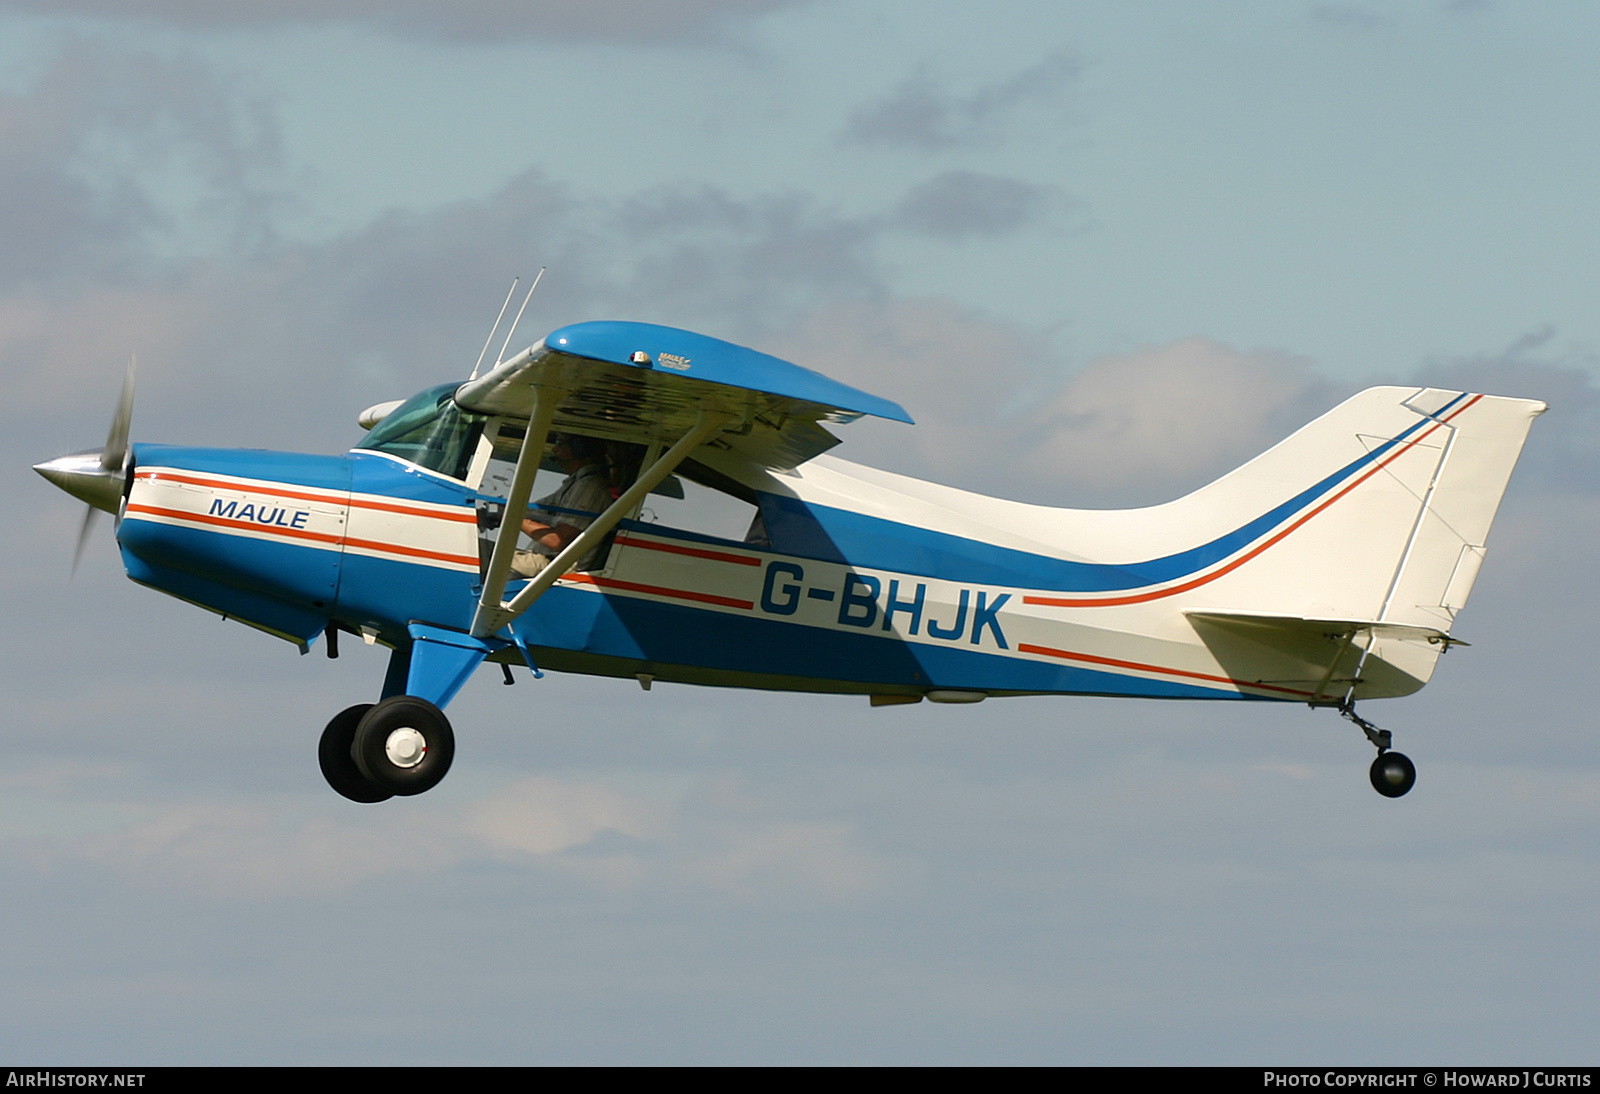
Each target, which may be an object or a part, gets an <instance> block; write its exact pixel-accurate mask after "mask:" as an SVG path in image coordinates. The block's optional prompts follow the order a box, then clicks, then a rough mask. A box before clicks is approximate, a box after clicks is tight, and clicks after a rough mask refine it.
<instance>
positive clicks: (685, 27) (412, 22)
mask: <svg viewBox="0 0 1600 1094" xmlns="http://www.w3.org/2000/svg"><path fill="white" fill-rule="evenodd" d="M804 2H806V0H588V2H585V3H580V4H572V3H562V2H560V0H455V2H453V3H448V4H442V3H435V2H434V0H234V2H230V3H225V4H217V3H208V2H206V0H0V10H5V9H7V8H10V9H12V10H15V11H29V12H40V13H44V14H48V15H53V16H66V15H77V16H85V17H88V18H94V19H115V20H137V21H148V22H157V23H164V24H168V25H172V26H180V27H188V28H192V29H197V30H231V29H250V28H261V27H282V26H294V25H303V24H319V23H320V24H339V23H344V24H351V25H355V26H361V27H367V28H370V29H372V30H376V31H380V32H382V33H386V34H395V35H400V36H403V37H407V38H421V39H427V40H435V41H444V42H467V43H489V42H501V41H505V40H506V39H513V38H558V39H577V40H591V41H623V42H630V43H640V44H652V43H659V42H662V41H680V40H684V39H689V38H693V37H702V36H705V35H706V34H708V33H709V32H711V31H712V30H713V29H714V28H716V27H717V26H718V25H720V24H722V23H725V22H728V21H731V20H735V19H747V18H752V17H755V16H758V15H762V14H765V13H766V12H768V11H772V10H775V9H777V8H781V7H788V6H792V5H794V4H798V3H804Z"/></svg>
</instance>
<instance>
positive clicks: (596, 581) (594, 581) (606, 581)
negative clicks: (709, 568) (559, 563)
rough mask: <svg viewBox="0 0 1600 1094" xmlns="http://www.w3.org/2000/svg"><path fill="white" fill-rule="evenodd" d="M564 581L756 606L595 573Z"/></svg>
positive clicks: (727, 605) (747, 608)
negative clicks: (595, 574) (619, 579)
mask: <svg viewBox="0 0 1600 1094" xmlns="http://www.w3.org/2000/svg"><path fill="white" fill-rule="evenodd" d="M561 580H562V581H576V582H579V583H580V584H584V585H598V586H600V587H601V588H602V589H623V590H626V591H627V592H630V593H649V594H651V595H652V596H671V597H676V598H677V599H679V600H697V601H699V602H700V603H702V604H720V605H722V606H723V607H724V608H743V609H744V610H745V611H750V610H751V609H752V608H754V607H755V606H756V605H755V601H753V600H736V599H734V598H733V597H731V596H716V595H714V594H712V593H692V592H690V591H689V590H687V589H666V588H663V587H661V586H660V585H641V584H639V583H638V582H637V581H618V580H617V579H616V578H614V577H596V576H594V575H593V574H564V575H562V577H561Z"/></svg>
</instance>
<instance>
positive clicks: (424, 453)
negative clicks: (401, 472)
mask: <svg viewBox="0 0 1600 1094" xmlns="http://www.w3.org/2000/svg"><path fill="white" fill-rule="evenodd" d="M460 386H461V384H460V383H459V382H457V383H452V384H438V385H436V386H434V387H430V388H428V389H426V390H424V391H420V392H418V393H417V394H415V395H413V396H412V397H411V398H409V399H407V400H406V401H405V402H403V403H401V404H400V405H399V406H397V407H395V408H394V410H392V411H390V412H389V416H388V417H386V418H384V419H383V421H381V422H379V423H378V424H377V425H375V426H373V427H372V431H371V432H370V433H368V434H367V435H366V436H365V437H363V438H362V439H361V443H360V444H358V445H356V447H357V448H366V449H371V450H372V451H374V452H387V453H388V454H389V455H391V456H398V457H399V458H400V459H402V460H409V461H410V462H412V463H414V464H417V465H418V466H420V467H426V468H427V469H428V470H430V471H437V472H439V473H440V474H441V475H449V476H450V477H451V478H455V479H464V478H466V476H467V465H468V464H470V463H471V462H472V453H473V450H474V448H475V447H476V445H477V443H478V434H479V433H481V432H483V423H484V418H483V416H482V415H480V414H469V413H468V412H466V411H464V410H462V409H461V408H460V407H458V406H457V405H456V401H455V398H454V396H455V393H456V388H458V387H460Z"/></svg>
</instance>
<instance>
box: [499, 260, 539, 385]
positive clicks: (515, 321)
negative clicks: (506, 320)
mask: <svg viewBox="0 0 1600 1094" xmlns="http://www.w3.org/2000/svg"><path fill="white" fill-rule="evenodd" d="M544 270H545V268H544V267H543V266H540V267H539V273H538V276H536V277H535V278H534V279H533V284H532V285H529V286H528V295H527V296H524V297H523V298H522V307H520V308H518V309H517V317H516V318H515V319H513V320H512V321H511V329H510V330H508V331H506V340H505V341H504V342H502V343H501V345H500V355H499V356H498V357H496V358H495V359H494V363H495V364H496V365H498V364H499V363H500V362H501V361H504V360H505V359H506V347H507V346H509V345H510V344H511V336H512V335H513V334H516V333H517V324H518V323H520V322H522V313H523V312H525V311H527V310H528V301H530V300H532V299H533V290H534V289H537V288H538V287H539V279H540V278H542V277H543V276H544ZM497 325H498V324H497ZM491 337H493V336H492V335H491Z"/></svg>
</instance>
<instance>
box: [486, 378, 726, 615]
mask: <svg viewBox="0 0 1600 1094" xmlns="http://www.w3.org/2000/svg"><path fill="white" fill-rule="evenodd" d="M546 401H547V391H546V389H542V388H541V389H540V391H539V401H538V403H537V405H536V406H535V408H534V414H535V418H534V419H530V421H529V423H528V433H527V436H525V437H524V438H523V439H522V445H523V447H522V452H521V454H520V455H519V456H518V457H517V471H516V475H515V477H514V479H513V481H512V490H513V492H514V493H513V494H512V496H511V497H508V498H507V499H506V510H505V516H504V517H503V518H502V521H501V525H500V538H499V539H498V540H496V541H495V545H494V555H493V556H492V557H491V558H490V560H489V574H488V576H486V577H485V578H484V582H483V597H482V599H481V600H479V602H478V611H477V613H476V615H475V616H474V617H473V620H472V633H473V635H474V636H475V637H478V638H486V637H488V636H489V635H491V634H493V633H495V632H496V631H498V630H499V629H500V628H501V627H504V626H505V625H506V624H507V623H510V622H511V621H512V620H513V619H515V618H517V616H519V615H521V614H522V613H523V612H525V611H527V610H528V608H529V607H531V606H532V604H533V602H534V601H535V600H538V599H539V598H540V597H541V596H543V595H544V594H545V592H546V591H547V590H548V589H549V588H550V586H552V585H554V584H555V583H556V581H557V580H558V579H559V578H560V577H561V576H562V575H563V574H565V573H566V572H567V571H568V570H570V569H572V567H573V566H574V565H576V564H577V562H578V560H579V559H581V558H582V557H583V556H584V555H586V554H588V553H589V552H590V551H591V550H593V549H594V548H595V547H596V546H597V545H598V544H599V543H600V541H601V540H603V539H604V538H605V537H606V536H608V535H610V534H611V530H612V529H613V528H615V527H616V526H617V524H618V523H620V522H621V520H622V519H623V517H625V516H627V515H628V513H629V512H630V511H632V509H633V507H634V506H635V505H637V504H638V503H639V502H641V501H643V500H644V497H645V495H646V494H648V493H650V491H652V490H654V489H655V488H656V487H657V486H659V485H660V484H661V480H663V479H665V478H666V477H667V476H668V475H670V474H672V472H673V471H674V470H676V468H677V466H678V465H679V464H680V463H682V462H683V461H684V460H685V459H687V458H688V456H689V454H690V453H691V452H693V451H694V450H695V449H697V448H699V447H700V446H701V445H702V444H704V443H705V442H706V441H708V440H710V439H711V438H712V436H713V435H715V434H716V433H717V432H718V431H719V430H721V429H722V427H723V426H724V425H726V424H727V423H728V420H729V419H730V418H731V417H732V415H730V414H724V413H720V412H716V411H709V410H702V411H701V412H700V415H699V417H698V418H697V419H696V421H695V424H694V428H693V429H691V430H689V432H687V433H685V434H684V435H683V436H682V437H680V438H679V439H678V442H677V443H676V444H674V445H673V446H672V447H671V448H669V449H668V450H667V451H666V452H665V453H664V454H663V455H662V456H661V458H660V459H658V460H656V461H655V463H653V464H651V465H650V467H649V469H648V470H646V471H644V472H643V473H642V474H641V475H640V476H639V477H638V479H636V480H635V481H634V483H633V485H632V486H630V487H628V489H626V490H624V491H623V492H622V496H621V497H619V498H617V499H616V500H615V501H613V502H612V503H611V504H610V505H609V506H607V507H606V511H605V512H604V513H601V514H600V515H599V516H598V517H596V518H595V519H594V522H593V523H591V524H590V525H589V527H587V528H585V529H584V530H583V531H582V533H580V534H579V535H578V538H576V539H574V540H573V541H572V542H571V543H569V544H567V545H566V546H565V547H564V548H562V549H561V553H560V554H558V555H556V557H555V558H553V559H551V560H550V565H548V566H546V567H545V568H544V569H542V570H540V571H539V572H538V574H536V575H535V576H534V578H533V580H531V581H529V582H528V584H527V585H525V586H524V587H523V588H522V591H520V592H519V593H517V595H516V596H515V597H513V598H512V600H511V602H510V603H509V604H505V603H501V597H502V596H503V595H504V594H505V587H506V581H507V579H508V577H509V575H510V571H511V556H512V553H513V551H514V550H515V548H516V542H517V536H516V532H517V529H519V528H521V526H522V516H523V513H524V512H526V510H527V494H528V492H529V490H530V489H531V487H532V485H533V475H532V473H531V472H530V473H529V475H528V481H527V482H526V483H524V482H523V474H522V472H523V464H524V463H527V464H529V465H530V466H531V467H532V468H533V469H537V468H538V464H539V458H540V453H542V452H543V451H544V433H546V432H547V431H548V430H549V428H550V416H551V415H553V414H554V413H555V404H556V402H557V401H558V400H557V399H555V398H553V397H552V398H549V399H548V403H549V410H548V411H546V409H545V404H546ZM541 414H542V415H543V420H542V421H539V420H538V416H539V415H541ZM535 432H538V433H539V441H538V446H537V447H536V448H534V449H532V452H533V455H531V456H530V455H529V452H530V449H529V446H530V445H532V444H533V443H534V440H533V438H534V434H535ZM516 499H520V500H516ZM513 504H515V506H516V509H515V512H513V511H512V506H513ZM513 517H514V518H515V520H513ZM507 529H510V532H509V534H508V532H507ZM502 554H503V555H504V559H503V560H502V557H501V556H502ZM497 567H498V569H497Z"/></svg>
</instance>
